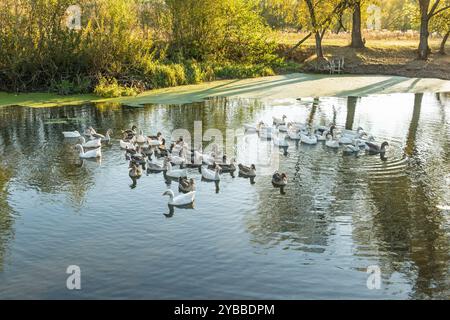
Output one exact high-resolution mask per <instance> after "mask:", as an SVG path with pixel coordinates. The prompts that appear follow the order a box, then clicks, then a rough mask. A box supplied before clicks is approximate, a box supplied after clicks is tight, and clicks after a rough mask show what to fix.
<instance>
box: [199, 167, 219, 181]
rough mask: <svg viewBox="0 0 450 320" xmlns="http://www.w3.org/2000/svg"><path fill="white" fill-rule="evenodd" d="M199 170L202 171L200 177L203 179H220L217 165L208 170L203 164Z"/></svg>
mask: <svg viewBox="0 0 450 320" xmlns="http://www.w3.org/2000/svg"><path fill="white" fill-rule="evenodd" d="M200 170H201V173H202V177H203V178H204V179H205V180H209V181H219V180H220V167H219V166H218V165H216V168H215V169H214V170H209V169H208V168H207V167H205V166H202V167H201V169H200Z"/></svg>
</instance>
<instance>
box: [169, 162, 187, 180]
mask: <svg viewBox="0 0 450 320" xmlns="http://www.w3.org/2000/svg"><path fill="white" fill-rule="evenodd" d="M166 168H167V170H166V176H168V177H169V178H180V177H182V178H185V177H187V171H186V169H172V164H171V163H170V162H167V164H166Z"/></svg>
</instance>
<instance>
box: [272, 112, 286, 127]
mask: <svg viewBox="0 0 450 320" xmlns="http://www.w3.org/2000/svg"><path fill="white" fill-rule="evenodd" d="M286 118H287V117H286V115H284V114H283V116H282V117H281V119H280V118H276V117H272V119H273V124H274V125H276V126H278V125H285V124H286V121H285V120H286Z"/></svg>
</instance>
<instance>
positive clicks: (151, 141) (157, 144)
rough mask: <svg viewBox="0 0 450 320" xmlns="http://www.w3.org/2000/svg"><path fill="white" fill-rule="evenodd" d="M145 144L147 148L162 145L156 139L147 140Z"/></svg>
mask: <svg viewBox="0 0 450 320" xmlns="http://www.w3.org/2000/svg"><path fill="white" fill-rule="evenodd" d="M147 143H148V145H149V146H152V147H154V146H160V145H161V144H162V141H161V140H158V139H151V138H147Z"/></svg>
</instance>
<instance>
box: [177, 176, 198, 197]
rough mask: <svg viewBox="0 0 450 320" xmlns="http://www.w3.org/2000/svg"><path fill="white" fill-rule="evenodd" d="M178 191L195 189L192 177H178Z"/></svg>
mask: <svg viewBox="0 0 450 320" xmlns="http://www.w3.org/2000/svg"><path fill="white" fill-rule="evenodd" d="M178 191H179V192H183V193H188V192H191V191H195V181H194V179H192V178H191V179H189V180H188V179H187V178H182V177H180V178H179V180H178Z"/></svg>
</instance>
